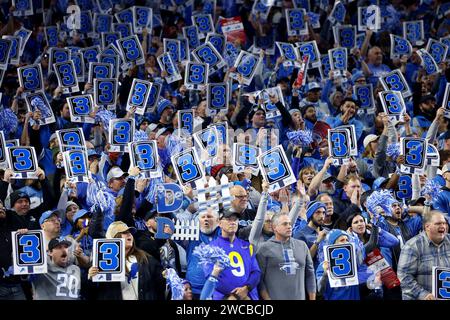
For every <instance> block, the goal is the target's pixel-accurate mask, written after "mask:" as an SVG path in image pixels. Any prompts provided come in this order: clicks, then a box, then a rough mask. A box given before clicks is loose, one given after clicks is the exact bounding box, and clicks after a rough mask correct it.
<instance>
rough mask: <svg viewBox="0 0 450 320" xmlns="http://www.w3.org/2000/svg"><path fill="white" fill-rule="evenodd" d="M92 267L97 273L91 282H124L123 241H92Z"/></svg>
mask: <svg viewBox="0 0 450 320" xmlns="http://www.w3.org/2000/svg"><path fill="white" fill-rule="evenodd" d="M92 256H93V262H92V265H93V266H95V267H97V268H98V270H99V273H98V274H97V275H95V276H94V277H93V278H92V281H93V282H119V281H120V282H122V281H125V280H126V279H125V239H94V249H93V254H92Z"/></svg>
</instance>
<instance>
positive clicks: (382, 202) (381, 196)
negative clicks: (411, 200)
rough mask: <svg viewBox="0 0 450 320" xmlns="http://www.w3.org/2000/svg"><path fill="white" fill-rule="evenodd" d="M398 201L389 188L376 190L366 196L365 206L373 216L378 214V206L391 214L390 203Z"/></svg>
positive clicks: (388, 214)
mask: <svg viewBox="0 0 450 320" xmlns="http://www.w3.org/2000/svg"><path fill="white" fill-rule="evenodd" d="M395 202H398V201H397V200H396V199H395V198H394V197H393V196H392V194H391V192H390V191H389V190H377V191H374V192H372V194H371V195H370V196H368V197H367V201H366V207H367V209H368V210H369V211H370V212H371V213H372V214H373V215H374V216H375V217H378V216H379V214H380V213H379V209H378V208H379V207H380V208H381V209H383V211H384V212H385V214H386V215H387V216H389V217H391V216H392V207H391V206H392V204H393V203H395Z"/></svg>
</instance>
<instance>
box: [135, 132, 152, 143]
mask: <svg viewBox="0 0 450 320" xmlns="http://www.w3.org/2000/svg"><path fill="white" fill-rule="evenodd" d="M146 140H149V138H148V134H147V133H145V132H144V131H141V130H137V131H135V132H134V141H146Z"/></svg>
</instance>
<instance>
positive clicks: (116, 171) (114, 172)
mask: <svg viewBox="0 0 450 320" xmlns="http://www.w3.org/2000/svg"><path fill="white" fill-rule="evenodd" d="M124 175H126V173H125V172H123V171H122V169H120V167H113V168H111V170H109V172H108V175H107V176H106V181H107V182H109V180H111V179H116V178H120V177H123V176H124Z"/></svg>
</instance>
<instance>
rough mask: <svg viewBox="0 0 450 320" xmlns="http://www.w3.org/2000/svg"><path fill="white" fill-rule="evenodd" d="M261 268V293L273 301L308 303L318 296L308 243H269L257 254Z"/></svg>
mask: <svg viewBox="0 0 450 320" xmlns="http://www.w3.org/2000/svg"><path fill="white" fill-rule="evenodd" d="M256 259H257V260H258V263H259V266H260V268H261V281H260V290H267V292H268V293H269V296H270V298H271V299H272V300H305V299H306V293H315V292H316V280H315V276H314V265H313V261H312V259H311V255H310V253H309V249H308V247H307V245H306V243H305V242H303V241H301V240H297V239H293V238H292V237H291V238H290V239H289V240H288V241H287V242H285V243H281V242H280V241H277V240H275V237H272V238H271V239H270V240H268V241H266V242H264V243H262V244H261V245H260V247H259V248H258V252H257V253H256Z"/></svg>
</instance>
